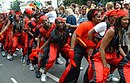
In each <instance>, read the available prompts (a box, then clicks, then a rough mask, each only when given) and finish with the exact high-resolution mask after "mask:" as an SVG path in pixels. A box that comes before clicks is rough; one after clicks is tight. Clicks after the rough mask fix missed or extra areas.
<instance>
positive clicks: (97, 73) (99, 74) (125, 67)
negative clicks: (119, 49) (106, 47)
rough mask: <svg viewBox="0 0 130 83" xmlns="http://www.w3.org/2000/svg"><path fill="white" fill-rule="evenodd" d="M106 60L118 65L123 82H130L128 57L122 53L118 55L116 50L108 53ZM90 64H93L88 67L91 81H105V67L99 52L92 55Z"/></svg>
mask: <svg viewBox="0 0 130 83" xmlns="http://www.w3.org/2000/svg"><path fill="white" fill-rule="evenodd" d="M106 62H107V63H108V64H112V65H115V66H117V67H118V71H119V74H120V77H121V79H122V80H121V83H130V76H129V74H130V72H129V71H130V61H129V60H128V59H127V57H122V56H121V55H120V56H119V57H117V54H116V52H114V53H113V54H110V53H106ZM90 65H91V66H89V69H88V78H89V80H90V83H91V82H94V83H105V82H106V79H104V76H103V75H104V72H103V69H104V67H103V64H102V60H101V56H100V53H99V52H97V53H96V54H95V55H94V56H93V57H92V59H91V63H90Z"/></svg>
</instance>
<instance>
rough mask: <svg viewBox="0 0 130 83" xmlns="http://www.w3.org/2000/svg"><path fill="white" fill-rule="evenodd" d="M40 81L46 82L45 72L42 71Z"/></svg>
mask: <svg viewBox="0 0 130 83" xmlns="http://www.w3.org/2000/svg"><path fill="white" fill-rule="evenodd" d="M41 81H42V82H46V74H44V73H43V74H42V76H41Z"/></svg>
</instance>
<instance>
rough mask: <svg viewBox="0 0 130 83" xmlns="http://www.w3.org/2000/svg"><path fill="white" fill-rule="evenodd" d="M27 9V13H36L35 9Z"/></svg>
mask: <svg viewBox="0 0 130 83" xmlns="http://www.w3.org/2000/svg"><path fill="white" fill-rule="evenodd" d="M25 11H26V13H27V14H29V15H31V14H33V13H34V11H33V10H31V9H26V10H25Z"/></svg>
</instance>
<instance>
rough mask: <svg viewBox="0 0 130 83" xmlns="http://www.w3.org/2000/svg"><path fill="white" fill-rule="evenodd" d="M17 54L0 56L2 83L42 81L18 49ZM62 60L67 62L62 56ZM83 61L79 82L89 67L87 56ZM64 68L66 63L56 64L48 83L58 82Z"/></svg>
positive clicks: (50, 72) (0, 79)
mask: <svg viewBox="0 0 130 83" xmlns="http://www.w3.org/2000/svg"><path fill="white" fill-rule="evenodd" d="M16 54H17V55H18V56H14V57H13V61H8V60H7V59H6V57H2V56H0V83H42V82H41V81H40V78H36V77H35V71H30V70H29V66H28V65H26V64H22V63H21V61H20V58H21V52H18V51H17V52H16ZM61 60H62V61H63V62H65V60H64V59H63V58H62V57H61ZM82 61H83V62H82V67H83V68H84V70H83V71H81V73H80V76H79V80H78V83H83V75H84V72H85V70H86V68H87V61H86V60H85V58H83V60H82ZM64 69H65V66H64V64H63V65H59V64H54V66H53V67H52V68H51V69H50V70H49V72H48V73H47V82H46V83H57V82H58V80H59V77H60V76H61V74H62V72H63V71H64ZM115 74H116V77H118V78H119V75H118V73H117V71H116V72H115ZM108 83H112V82H108Z"/></svg>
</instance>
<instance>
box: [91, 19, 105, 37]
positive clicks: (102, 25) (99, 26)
mask: <svg viewBox="0 0 130 83" xmlns="http://www.w3.org/2000/svg"><path fill="white" fill-rule="evenodd" d="M94 30H95V31H96V32H97V33H98V34H99V35H100V36H104V34H105V32H106V30H107V23H106V22H101V23H99V24H97V25H96V26H94Z"/></svg>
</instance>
